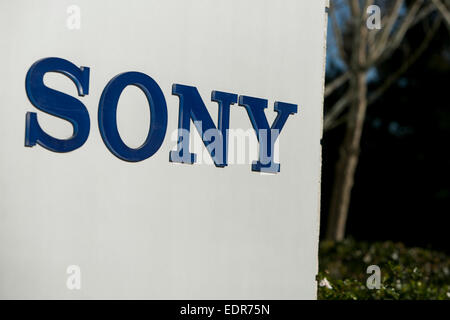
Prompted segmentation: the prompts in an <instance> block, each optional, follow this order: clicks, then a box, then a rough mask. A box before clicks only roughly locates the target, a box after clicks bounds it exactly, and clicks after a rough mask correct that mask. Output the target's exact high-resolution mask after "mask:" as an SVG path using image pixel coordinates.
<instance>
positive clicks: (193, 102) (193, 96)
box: [169, 84, 237, 167]
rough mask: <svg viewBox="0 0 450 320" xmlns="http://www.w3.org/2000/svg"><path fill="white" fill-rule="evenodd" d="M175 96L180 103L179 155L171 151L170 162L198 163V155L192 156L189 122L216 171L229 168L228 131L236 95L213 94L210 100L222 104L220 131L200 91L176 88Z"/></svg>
mask: <svg viewBox="0 0 450 320" xmlns="http://www.w3.org/2000/svg"><path fill="white" fill-rule="evenodd" d="M172 94H173V95H177V96H178V97H179V99H180V107H179V114H178V145H177V150H176V151H170V154H169V161H171V162H180V163H189V164H193V163H195V161H196V159H195V156H196V155H195V154H194V153H190V152H189V132H190V127H191V122H190V120H191V119H192V121H193V122H194V125H195V127H196V129H197V131H198V133H199V134H200V137H201V138H202V141H203V143H204V144H205V147H206V149H207V150H208V152H209V154H210V155H211V158H212V159H213V161H214V164H215V165H216V166H217V167H225V166H226V165H227V147H228V128H229V125H230V105H232V104H234V103H236V102H237V95H236V94H232V93H227V92H220V91H212V92H211V100H212V101H216V102H217V103H218V104H219V112H218V121H217V122H218V123H217V125H218V128H216V126H215V125H214V122H213V120H212V119H211V116H210V115H209V113H208V110H207V109H206V106H205V104H204V103H203V100H202V98H201V97H200V94H199V93H198V90H197V88H195V87H191V86H185V85H181V84H174V85H173V86H172Z"/></svg>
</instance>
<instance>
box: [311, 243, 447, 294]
mask: <svg viewBox="0 0 450 320" xmlns="http://www.w3.org/2000/svg"><path fill="white" fill-rule="evenodd" d="M369 265H377V266H379V267H380V269H381V288H380V289H379V290H377V289H368V288H367V287H366V280H367V278H368V277H369V276H370V275H371V274H367V273H366V270H367V267H368V266H369ZM325 279H326V280H325ZM317 280H318V283H319V286H318V299H340V300H343V299H351V300H370V299H377V300H380V299H393V300H409V299H415V300H416V299H417V300H428V299H439V300H443V299H447V300H448V299H450V257H449V256H447V255H445V254H443V253H440V252H435V251H430V250H425V249H420V248H406V247H405V246H404V245H403V244H401V243H392V242H383V243H365V242H355V241H354V240H351V239H349V240H345V241H343V242H339V243H333V242H329V241H323V242H322V243H321V244H320V250H319V275H318V277H317ZM320 283H321V285H320ZM327 284H328V286H327ZM330 287H331V288H330Z"/></svg>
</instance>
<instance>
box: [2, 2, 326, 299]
mask: <svg viewBox="0 0 450 320" xmlns="http://www.w3.org/2000/svg"><path fill="white" fill-rule="evenodd" d="M73 4H75V5H78V6H79V7H80V9H81V24H80V29H79V30H78V29H73V30H70V29H68V28H67V26H66V20H67V17H68V14H67V12H66V10H67V8H68V7H69V6H70V5H73ZM324 7H325V1H318V0H314V1H310V0H303V1H299V0H285V1H278V0H273V1H268V0H264V1H263V0H252V1H250V0H214V1H211V0H208V1H206V0H203V1H202V0H188V1H187V0H179V1H173V0H169V1H168V0H164V1H56V0H54V1H48V0H45V1H2V2H1V4H0V33H1V37H0V43H1V45H0V47H1V50H0V61H1V62H2V72H1V75H0V154H1V156H0V298H63V299H72V298H138V299H139V298H146V299H170V298H175V299H179V298H181V299H314V298H315V296H316V282H315V275H316V273H317V250H318V230H319V219H318V217H319V215H318V212H319V193H320V163H321V147H320V138H321V123H322V100H323V99H322V97H323V63H324V50H323V48H324V45H325V43H324V41H325V37H324V32H325V9H324ZM51 56H54V57H60V58H64V59H67V60H69V61H71V62H73V63H74V64H76V65H77V66H88V67H90V68H91V76H90V88H89V89H90V90H89V91H90V93H89V95H88V96H85V97H82V98H80V97H78V99H80V101H82V102H83V103H84V104H85V106H86V107H87V109H88V110H89V114H90V118H91V131H90V135H89V138H88V140H87V142H86V143H85V144H84V145H83V146H82V147H81V148H80V149H78V150H75V151H73V152H69V153H65V154H59V153H53V152H50V151H48V150H46V149H44V148H42V147H40V146H35V147H33V148H26V147H24V133H25V114H26V112H27V111H33V112H36V113H37V114H38V120H39V122H40V124H41V126H42V127H43V129H44V130H46V132H48V133H49V134H52V135H54V136H56V137H59V138H67V137H69V136H70V135H71V133H72V128H71V126H70V125H69V124H68V123H66V122H65V121H62V120H60V119H58V118H55V117H51V116H49V115H47V114H45V113H43V112H41V111H39V110H37V109H36V108H35V107H33V106H32V105H31V103H30V102H29V101H28V99H27V97H26V93H25V86H24V82H25V75H26V73H27V70H28V68H29V67H30V66H31V65H32V64H33V63H34V62H35V61H37V60H38V59H41V58H44V57H51ZM125 71H140V72H144V73H146V74H148V75H149V76H151V77H152V78H153V79H155V80H156V81H157V82H158V84H159V86H160V87H161V89H162V90H163V92H164V95H165V97H166V101H167V107H168V121H169V122H168V129H167V134H166V139H165V141H164V143H163V145H162V147H161V149H160V150H159V151H158V152H157V153H156V154H155V155H154V156H153V157H151V158H149V159H147V160H145V161H142V162H139V163H127V162H124V161H122V160H119V159H118V158H116V157H115V156H114V155H112V154H111V153H110V152H109V150H108V149H107V148H106V146H105V145H104V143H103V141H102V139H101V136H100V133H99V131H98V124H97V109H98V101H99V98H100V95H101V92H102V90H103V88H104V86H105V85H106V83H107V82H108V81H109V80H110V79H111V78H112V77H114V76H115V75H117V74H118V73H121V72H125ZM173 83H181V84H187V85H192V86H196V87H197V88H198V90H199V92H200V94H201V96H202V97H203V100H204V101H205V103H206V105H207V108H208V110H209V112H210V114H211V117H212V118H213V120H214V122H216V121H217V103H214V102H211V101H210V99H209V98H210V94H211V90H221V91H227V92H233V93H237V94H244V95H250V96H255V97H260V98H266V99H268V100H269V107H268V109H267V111H266V115H267V117H268V120H269V123H272V121H273V119H274V117H275V112H274V111H273V102H274V101H275V100H278V101H283V102H289V103H295V104H298V105H299V112H298V113H297V114H296V115H294V116H291V117H290V118H289V119H288V121H287V123H286V125H285V127H284V129H283V131H282V132H281V136H280V145H279V151H280V162H281V172H280V173H279V174H277V175H261V174H259V173H255V172H252V171H251V166H250V164H245V165H230V166H228V167H227V168H224V169H219V168H216V167H214V166H211V165H205V164H202V165H193V166H190V165H176V164H173V163H169V161H168V158H169V151H170V150H171V149H172V148H173V146H174V143H173V142H172V141H171V140H170V135H171V132H173V130H175V129H176V127H177V121H178V98H177V97H176V96H172V95H171V85H172V84H173ZM46 84H47V85H48V86H50V87H52V88H54V89H56V90H59V91H63V92H65V93H68V94H71V95H74V96H77V95H76V89H75V86H74V85H73V83H72V82H71V81H70V80H69V79H67V78H65V77H64V76H62V75H54V74H49V75H47V76H46ZM147 110H148V108H147V105H146V101H145V98H144V95H143V93H142V92H140V91H139V90H138V89H136V88H127V89H126V90H125V92H124V93H123V95H122V99H121V100H120V103H119V111H118V118H119V119H118V121H119V130H120V132H121V134H123V137H124V140H125V141H126V142H127V143H129V145H130V146H133V147H135V146H138V145H139V144H140V143H141V142H142V141H143V139H144V137H145V136H146V131H147V129H148V119H149V116H150V114H149V112H148V111H147ZM230 128H242V129H244V130H247V129H250V128H251V124H250V121H249V119H248V116H247V114H246V112H245V110H244V108H242V107H238V106H236V105H235V106H232V107H231V119H230ZM191 130H192V131H194V127H193V126H192V129H191ZM70 265H76V266H79V267H80V270H81V274H82V278H81V279H82V280H81V289H80V290H68V289H67V287H66V281H67V278H68V277H69V275H68V274H67V273H66V269H67V268H68V266H70Z"/></svg>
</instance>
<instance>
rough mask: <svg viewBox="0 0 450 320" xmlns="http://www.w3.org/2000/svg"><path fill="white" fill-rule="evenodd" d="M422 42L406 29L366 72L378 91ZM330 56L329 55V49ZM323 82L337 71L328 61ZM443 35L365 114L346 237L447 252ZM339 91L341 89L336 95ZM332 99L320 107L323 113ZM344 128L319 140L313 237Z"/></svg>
mask: <svg viewBox="0 0 450 320" xmlns="http://www.w3.org/2000/svg"><path fill="white" fill-rule="evenodd" d="M422 38H423V29H422V28H419V27H417V28H413V29H412V30H410V31H409V32H408V34H407V37H406V40H405V41H404V42H405V43H404V44H403V45H402V47H401V48H400V49H399V50H398V52H396V53H395V54H394V55H393V56H392V57H391V58H390V59H389V60H387V61H386V62H385V63H383V65H381V66H379V67H378V68H377V69H376V70H372V71H373V72H371V76H370V77H369V78H370V84H369V90H370V88H371V87H378V86H379V85H380V82H381V81H380V80H379V79H385V78H386V76H387V75H388V74H389V72H390V70H395V69H396V68H397V67H396V66H398V65H399V64H400V63H401V60H402V59H404V58H405V57H406V56H407V55H408V52H409V51H408V48H414V46H417V45H418V43H419V42H420V41H421V39H422ZM331 49H332V48H331ZM327 63H328V66H327V80H330V79H333V78H334V77H336V76H337V75H339V74H340V73H341V72H342V70H341V69H340V68H339V64H338V63H336V62H335V61H333V60H332V59H329V60H328V62H327ZM449 75H450V33H449V30H448V29H447V28H446V27H445V25H442V27H441V28H440V30H439V31H438V34H437V35H436V36H435V37H434V39H433V40H432V42H431V44H430V46H429V47H428V49H427V50H426V51H425V52H424V53H423V55H422V56H421V57H420V58H419V59H418V60H417V61H416V62H415V64H413V65H412V66H411V67H410V68H409V69H408V71H407V72H406V73H405V74H404V75H403V76H402V77H401V78H400V79H399V80H398V81H397V82H396V83H395V84H394V85H393V86H392V87H391V88H390V89H388V90H387V91H386V93H385V94H384V95H383V96H382V97H381V98H380V99H379V100H377V101H376V102H375V103H374V104H373V105H370V106H369V108H368V112H367V116H366V120H365V125H364V132H363V136H362V142H361V153H360V160H359V164H358V168H357V171H356V176H355V184H354V187H353V191H352V198H351V205H350V210H349V216H348V221H347V231H346V236H347V237H353V238H355V239H356V240H369V241H384V240H393V241H401V242H403V243H405V244H406V245H409V246H421V247H426V248H432V249H437V250H442V251H445V252H447V253H448V252H450V241H449V234H450V225H449V223H448V221H450V219H448V215H449V214H450V174H449V172H450V153H449V151H448V149H449V144H450V103H449V94H450V81H449ZM344 89H345V88H342V89H341V91H342V92H343V90H344ZM336 96H339V93H337V94H336V95H334V97H330V98H327V99H326V100H325V110H327V107H328V106H331V105H332V103H333V102H334V101H335V99H336ZM344 129H345V128H344V126H339V127H337V128H335V129H332V130H330V131H328V132H326V133H325V134H324V138H323V141H322V145H323V173H322V174H323V177H322V204H321V205H322V217H321V237H322V238H323V236H324V234H325V230H326V224H327V213H328V208H329V202H330V197H331V190H332V185H333V179H334V170H335V164H336V162H337V159H338V151H339V146H340V143H341V141H342V138H343V133H344Z"/></svg>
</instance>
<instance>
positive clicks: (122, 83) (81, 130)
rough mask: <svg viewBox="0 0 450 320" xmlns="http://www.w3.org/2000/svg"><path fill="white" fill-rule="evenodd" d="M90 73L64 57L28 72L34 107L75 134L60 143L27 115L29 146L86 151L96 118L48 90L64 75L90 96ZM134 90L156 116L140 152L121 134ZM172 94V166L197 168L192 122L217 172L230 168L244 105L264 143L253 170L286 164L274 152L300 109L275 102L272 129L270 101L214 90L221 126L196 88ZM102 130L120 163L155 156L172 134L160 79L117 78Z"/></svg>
mask: <svg viewBox="0 0 450 320" xmlns="http://www.w3.org/2000/svg"><path fill="white" fill-rule="evenodd" d="M89 70H90V69H89V68H88V67H77V66H76V65H74V64H73V63H72V62H70V61H67V60H64V59H61V58H44V59H41V60H38V61H37V62H35V63H34V64H33V65H32V66H31V67H30V69H29V70H28V73H27V76H26V81H25V86H26V92H27V95H28V98H29V100H30V102H31V103H32V104H33V105H34V106H35V107H36V108H37V109H39V110H41V111H44V112H46V113H49V114H51V115H53V116H55V117H58V118H61V119H64V120H67V121H69V122H70V123H71V124H72V126H73V134H72V136H71V137H70V138H68V139H57V138H55V137H52V136H51V135H49V134H47V133H46V132H45V131H44V130H42V128H41V127H40V125H39V123H38V119H37V114H36V113H35V112H27V114H26V129H25V146H27V147H32V146H35V145H36V144H39V145H41V146H42V147H44V148H46V149H48V150H51V151H54V152H69V151H73V150H76V149H78V148H80V147H81V146H82V145H83V144H84V143H85V142H86V140H87V139H88V136H89V131H90V118H89V113H88V111H87V109H86V107H85V105H84V104H83V103H82V102H81V101H80V100H78V99H76V98H74V97H72V96H70V95H67V94H65V93H62V92H60V91H57V90H54V89H51V88H49V87H47V86H45V85H44V75H45V74H46V73H47V72H58V73H61V74H63V75H65V76H67V77H68V78H70V79H71V80H72V81H73V82H74V83H75V85H76V87H77V89H78V95H79V96H84V95H88V94H89ZM129 85H134V86H137V87H138V88H140V89H141V90H142V91H143V92H144V94H145V96H146V97H147V100H148V105H149V108H150V113H151V120H150V127H149V131H148V135H147V138H146V140H145V142H144V143H143V144H142V145H141V146H140V147H139V148H135V149H133V148H130V147H128V146H127V145H126V144H125V143H124V142H123V140H122V139H121V137H120V135H119V131H118V129H117V119H116V113H117V105H118V102H119V98H120V95H121V93H122V91H123V90H124V89H125V88H126V87H127V86H129ZM172 94H173V95H176V96H178V97H179V114H178V144H177V150H174V151H170V154H169V161H171V162H179V163H187V164H193V163H195V162H196V155H195V154H194V153H190V152H189V132H190V124H191V120H192V121H193V123H194V125H195V127H196V129H197V131H198V132H199V134H200V137H201V139H202V141H203V143H204V145H205V147H206V149H207V150H208V152H209V154H210V156H211V158H212V159H213V161H214V164H215V165H216V166H217V167H225V166H227V148H228V130H229V124H230V106H231V105H234V104H236V103H237V104H238V105H239V106H242V107H244V108H245V110H246V111H247V114H248V117H249V119H250V122H251V124H252V126H253V129H254V131H255V134H256V137H257V139H258V143H259V159H258V161H256V162H254V163H253V164H252V170H253V171H258V172H270V173H277V172H279V171H280V164H278V163H275V162H274V158H273V153H274V152H273V149H274V144H275V141H276V140H277V138H278V136H279V135H280V133H281V130H282V129H283V127H284V125H285V123H286V121H287V119H288V118H289V116H290V115H291V114H295V113H297V105H295V104H290V103H284V102H275V104H274V111H275V112H277V116H276V118H275V120H274V121H273V123H272V125H270V126H269V123H268V121H267V118H266V115H265V113H264V109H266V108H267V100H266V99H261V98H256V97H250V96H245V95H239V96H238V95H237V94H234V93H228V92H222V91H212V92H211V101H214V102H217V104H218V120H217V127H216V125H215V124H214V122H213V120H212V119H211V116H210V114H209V112H208V110H207V109H206V106H205V104H204V102H203V100H202V98H201V97H200V94H199V92H198V90H197V88H196V87H193V86H187V85H182V84H173V86H172ZM98 127H99V130H100V134H101V136H102V139H103V141H104V143H105V145H106V147H107V148H108V149H109V150H110V151H111V152H112V153H113V154H114V155H115V156H117V157H118V158H120V159H122V160H125V161H131V162H137V161H142V160H145V159H147V158H149V157H151V156H152V155H153V154H155V153H156V152H157V151H158V149H159V148H160V147H161V145H162V143H163V141H164V137H165V135H166V129H167V105H166V100H165V97H164V94H163V92H162V90H161V88H160V87H159V86H158V84H157V83H156V81H155V80H153V79H152V78H151V77H149V76H148V75H146V74H144V73H141V72H134V71H131V72H124V73H121V74H119V75H117V76H115V77H114V78H112V79H111V80H110V81H109V82H108V84H107V85H106V87H105V88H104V90H103V92H102V95H101V98H100V102H99V106H98Z"/></svg>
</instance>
